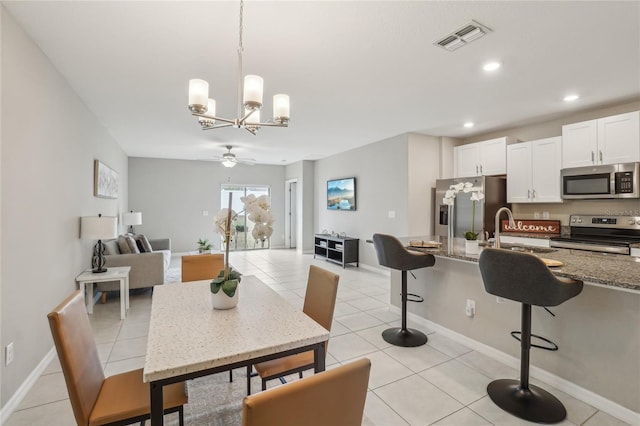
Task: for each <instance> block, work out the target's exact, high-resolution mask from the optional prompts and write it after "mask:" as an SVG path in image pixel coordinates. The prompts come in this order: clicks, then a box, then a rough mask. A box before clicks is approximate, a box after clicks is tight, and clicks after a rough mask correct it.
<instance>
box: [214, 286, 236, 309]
mask: <svg viewBox="0 0 640 426" xmlns="http://www.w3.org/2000/svg"><path fill="white" fill-rule="evenodd" d="M239 293H240V286H238V288H236V293H235V294H234V295H233V297H229V296H227V294H226V293H225V292H224V291H222V289H220V290H219V291H218V292H217V293H213V292H211V305H212V306H213V309H219V310H224V309H232V308H235V307H236V306H237V305H238V301H239V296H238V295H239Z"/></svg>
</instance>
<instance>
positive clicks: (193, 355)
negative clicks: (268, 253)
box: [143, 275, 329, 426]
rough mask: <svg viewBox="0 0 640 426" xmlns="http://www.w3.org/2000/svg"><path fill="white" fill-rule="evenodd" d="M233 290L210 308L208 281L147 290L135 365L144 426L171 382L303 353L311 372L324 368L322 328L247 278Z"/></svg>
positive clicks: (157, 420)
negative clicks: (145, 324) (144, 392)
mask: <svg viewBox="0 0 640 426" xmlns="http://www.w3.org/2000/svg"><path fill="white" fill-rule="evenodd" d="M237 291H239V292H240V293H239V302H238V305H237V306H236V307H234V308H232V309H227V310H216V309H213V307H212V303H211V290H210V280H204V281H193V282H188V283H170V284H162V285H157V286H155V287H154V288H153V296H152V301H151V316H150V320H149V334H148V340H147V353H146V356H145V362H144V370H143V380H144V381H145V382H146V383H149V386H150V391H151V392H150V393H151V424H152V426H158V425H162V424H163V421H164V418H163V406H162V394H163V390H162V389H163V387H164V386H166V385H169V384H171V383H176V382H180V381H185V380H190V379H194V378H197V377H201V376H206V375H210V374H215V373H219V372H222V371H227V370H230V369H235V368H241V367H250V366H251V365H253V364H257V363H260V362H263V361H267V360H271V359H275V358H279V357H282V356H287V355H292V354H296V353H300V352H306V351H310V350H313V351H314V371H315V372H316V373H318V372H321V371H324V369H325V356H326V354H325V342H326V341H327V340H329V331H328V330H326V329H325V328H324V327H322V326H320V325H319V324H318V323H317V322H315V321H314V320H313V319H312V318H311V317H309V316H307V315H306V314H305V313H304V312H302V310H301V309H299V308H297V307H295V306H293V305H292V304H291V303H290V302H288V301H287V300H286V299H284V298H283V297H282V296H280V295H279V294H278V293H277V292H275V291H274V290H273V289H271V288H270V287H269V286H268V285H266V284H265V283H263V282H262V281H261V280H260V279H259V278H257V277H255V276H252V275H248V276H243V277H242V281H241V283H240V284H239V286H238V289H237ZM247 370H248V369H247Z"/></svg>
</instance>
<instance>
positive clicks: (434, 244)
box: [409, 240, 442, 248]
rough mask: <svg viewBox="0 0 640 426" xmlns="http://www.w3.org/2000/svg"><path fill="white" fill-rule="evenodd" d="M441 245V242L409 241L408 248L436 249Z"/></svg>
mask: <svg viewBox="0 0 640 426" xmlns="http://www.w3.org/2000/svg"><path fill="white" fill-rule="evenodd" d="M441 245H442V243H441V242H438V241H423V240H420V241H414V240H409V246H410V247H420V248H438V247H440V246H441Z"/></svg>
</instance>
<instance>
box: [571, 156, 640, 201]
mask: <svg viewBox="0 0 640 426" xmlns="http://www.w3.org/2000/svg"><path fill="white" fill-rule="evenodd" d="M560 176H561V178H562V182H561V183H562V198H564V199H573V200H588V199H594V198H640V163H623V164H609V165H602V166H588V167H575V168H571V169H562V170H561V172H560Z"/></svg>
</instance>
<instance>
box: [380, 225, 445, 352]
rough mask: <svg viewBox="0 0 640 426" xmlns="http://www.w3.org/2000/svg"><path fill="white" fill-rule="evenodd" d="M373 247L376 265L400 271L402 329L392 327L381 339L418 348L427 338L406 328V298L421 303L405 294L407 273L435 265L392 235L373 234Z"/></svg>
mask: <svg viewBox="0 0 640 426" xmlns="http://www.w3.org/2000/svg"><path fill="white" fill-rule="evenodd" d="M373 246H374V247H375V249H376V254H377V255H378V263H379V264H380V265H382V266H386V267H387V268H391V269H396V270H399V271H402V327H393V328H389V329H386V330H385V331H383V332H382V338H383V339H384V340H385V341H386V342H388V343H391V344H392V345H396V346H405V347H411V346H420V345H424V344H425V343H427V336H426V334H424V333H423V332H421V331H418V330H414V329H412V328H407V300H408V299H407V296H414V297H417V298H418V299H417V300H415V299H414V300H411V301H414V302H422V298H420V297H419V296H417V295H413V294H411V295H409V294H407V271H410V270H412V269H420V268H426V267H429V266H433V265H434V264H435V263H436V259H435V257H433V255H432V254H428V253H417V252H411V251H409V250H407V249H405V248H404V246H403V245H402V243H401V242H400V241H399V240H398V239H397V238H396V237H394V236H392V235H384V234H374V235H373Z"/></svg>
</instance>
